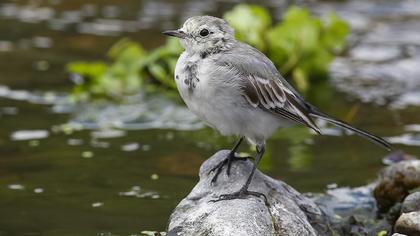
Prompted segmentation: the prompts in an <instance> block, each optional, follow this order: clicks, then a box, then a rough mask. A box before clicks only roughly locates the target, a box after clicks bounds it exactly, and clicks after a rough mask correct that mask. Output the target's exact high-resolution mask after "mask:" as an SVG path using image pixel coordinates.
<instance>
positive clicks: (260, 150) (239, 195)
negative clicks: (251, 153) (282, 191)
mask: <svg viewBox="0 0 420 236" xmlns="http://www.w3.org/2000/svg"><path fill="white" fill-rule="evenodd" d="M264 151H265V147H264V145H263V144H262V145H257V157H256V159H255V162H254V166H253V167H252V171H251V174H249V177H248V179H247V180H246V182H245V184H244V185H243V186H242V188H241V189H240V190H239V191H237V192H234V193H231V194H222V195H220V196H219V198H217V199H216V200H212V202H218V201H224V200H232V199H244V198H247V197H248V196H255V197H263V198H264V201H265V204H266V205H268V201H267V197H266V196H265V195H264V194H262V193H259V192H254V191H249V190H248V187H249V184H250V183H251V181H252V178H253V177H254V173H255V170H256V169H257V166H258V164H259V163H260V160H261V158H262V156H263V154H264Z"/></svg>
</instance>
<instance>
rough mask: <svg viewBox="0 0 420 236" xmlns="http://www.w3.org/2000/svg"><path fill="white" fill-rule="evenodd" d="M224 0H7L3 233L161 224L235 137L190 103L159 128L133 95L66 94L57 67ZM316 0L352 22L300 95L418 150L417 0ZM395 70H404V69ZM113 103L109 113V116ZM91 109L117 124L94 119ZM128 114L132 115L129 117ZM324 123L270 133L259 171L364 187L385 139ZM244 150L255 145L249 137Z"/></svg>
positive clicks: (151, 42) (0, 179) (1, 128)
mask: <svg viewBox="0 0 420 236" xmlns="http://www.w3.org/2000/svg"><path fill="white" fill-rule="evenodd" d="M377 2H381V4H380V5H377V4H375V3H377ZM264 4H265V5H266V6H268V7H269V8H270V10H271V12H272V14H273V15H274V16H275V18H276V19H279V18H280V16H281V12H283V11H284V9H285V4H278V3H276V1H265V3H264ZM360 4H361V5H360ZM233 5H234V3H230V2H229V1H214V2H206V1H192V0H188V1H169V2H165V1H134V0H124V1H120V0H118V1H117V0H107V1H102V0H101V1H99V0H97V1H94V0H90V1H61V0H49V1H46V0H45V1H42V0H39V1H2V2H1V3H0V62H1V63H0V235H140V234H141V232H142V231H143V230H157V231H164V230H165V227H166V223H167V220H168V217H169V214H170V213H171V210H172V209H173V208H174V207H175V206H176V205H177V203H178V202H179V201H180V199H182V198H183V197H184V196H185V195H186V194H188V192H189V191H190V190H191V188H192V187H193V186H194V184H195V182H196V181H197V172H198V168H199V166H200V164H201V163H202V162H203V161H204V160H205V159H206V158H207V157H209V156H210V155H212V154H213V153H214V152H216V151H217V150H219V149H223V148H230V147H231V145H232V143H233V142H234V139H233V138H225V137H221V136H220V135H218V134H217V133H216V132H215V131H212V130H211V129H209V128H200V127H201V125H200V124H199V123H196V122H195V121H194V119H193V118H191V117H190V116H189V115H188V114H187V115H186V116H185V117H188V118H185V119H191V120H190V121H191V122H190V123H189V124H191V126H188V125H184V126H174V125H167V126H165V124H168V123H162V124H163V125H162V126H163V127H166V128H157V127H156V126H153V125H150V126H144V125H143V126H142V125H139V123H140V124H144V123H141V122H142V119H140V118H138V117H135V118H130V117H129V118H127V119H124V118H126V117H127V112H126V110H127V109H125V108H127V107H128V108H130V109H131V108H132V107H133V106H132V105H133V103H134V104H135V102H136V101H137V100H135V101H134V102H131V103H130V104H128V105H130V106H128V105H127V104H121V105H120V106H118V105H115V104H114V105H112V104H107V105H106V106H105V107H106V109H104V108H103V106H100V107H99V108H92V107H88V108H86V106H89V105H85V106H83V107H78V106H76V107H74V106H73V107H72V106H70V105H68V104H67V105H66V102H65V101H66V95H67V94H68V92H69V91H70V87H71V82H70V80H68V75H67V74H66V73H65V70H64V67H65V64H66V63H67V62H69V61H72V60H79V59H83V60H98V59H104V58H105V54H106V51H107V49H108V48H109V47H110V46H111V45H112V44H113V43H114V42H116V41H118V39H120V38H121V37H124V36H128V37H131V38H132V39H135V40H138V41H140V42H141V43H142V44H143V45H144V46H145V47H146V48H153V47H156V46H158V45H159V44H161V43H162V42H163V41H164V38H163V37H162V35H161V34H160V31H162V29H167V28H173V27H176V26H177V25H178V24H179V23H180V22H181V21H182V20H183V19H185V17H186V16H190V15H197V14H213V15H219V16H220V15H221V13H222V12H223V11H225V10H228V9H230V8H231V6H233ZM373 6H374V7H373ZM311 9H312V10H313V11H314V12H317V13H320V14H323V13H324V12H326V11H328V10H330V9H337V10H338V13H339V14H340V15H342V16H343V17H345V18H347V19H350V20H351V24H352V27H353V28H354V31H353V32H354V33H353V35H352V36H351V37H350V41H351V43H352V49H351V50H350V52H349V53H348V55H346V56H344V57H342V58H338V59H337V61H336V62H334V64H333V67H332V75H333V80H332V82H333V83H332V84H331V85H320V86H319V88H316V89H314V90H313V91H314V92H313V93H311V94H309V95H308V99H309V100H310V101H311V102H312V103H314V104H315V105H317V106H318V107H319V108H320V109H321V110H323V111H325V112H327V113H329V114H331V115H334V116H336V117H340V118H341V119H344V120H347V121H349V122H351V123H352V124H353V125H355V126H356V127H359V128H362V129H366V130H369V131H371V132H373V133H376V134H378V135H381V136H383V137H387V138H390V141H392V142H394V144H395V147H396V149H402V150H403V151H404V152H407V153H409V154H413V155H417V156H419V155H420V149H419V146H420V144H419V143H420V136H419V135H420V128H419V127H420V116H419V112H420V107H419V105H418V100H419V97H420V93H419V91H420V89H419V88H420V87H419V84H420V82H419V77H416V76H417V75H419V74H420V73H419V72H418V68H420V67H418V66H417V67H415V66H414V68H413V66H410V65H413V64H414V65H416V63H417V65H419V55H420V45H419V43H418V42H420V40H416V39H419V38H420V36H419V32H413V30H414V28H415V27H416V26H418V23H416V20H417V22H418V19H419V18H418V17H419V15H420V14H419V12H420V5H419V3H417V2H416V1H401V2H400V3H398V4H397V3H393V1H366V2H365V1H363V4H362V3H361V2H360V1H348V2H341V3H334V2H321V3H319V4H314V6H311ZM181 14H182V15H181ZM416 17H417V18H416ZM395 30H398V32H399V33H400V34H401V35H404V34H406V35H405V36H404V37H400V38H399V39H398V40H394V39H392V38H390V37H389V36H390V35H392V33H393V32H394V31H395ZM408 34H409V35H408ZM394 36H395V34H394ZM375 52H376V53H375ZM366 55H368V56H366ZM410 63H411V64H410ZM394 65H398V66H395V67H393V66H394ZM390 67H392V68H394V70H392V68H390ZM355 68H358V70H356V69H355ZM381 68H387V69H386V70H388V71H386V72H389V73H385V72H384V71H383V70H381ZM378 71H379V72H378ZM401 71H405V72H406V73H405V74H403V75H404V76H406V77H405V78H404V79H401V76H399V75H400V74H399V72H401ZM381 76H382V77H381ZM379 78H384V80H386V81H387V82H386V86H387V87H384V83H383V81H384V80H380V79H379ZM375 86H376V89H375ZM361 91H363V92H361ZM404 91H408V92H407V94H411V95H410V96H408V97H407V95H406V94H405V93H403V92H404ZM404 96H405V97H404ZM164 103H165V102H164ZM63 104H64V105H63ZM159 104H161V103H159ZM165 104H167V105H166V107H169V106H171V107H174V108H173V110H172V111H173V112H170V114H173V113H174V112H179V111H181V112H180V113H182V114H184V113H185V110H182V109H183V108H182V107H183V105H182V104H181V103H180V104H175V105H174V104H173V103H170V102H169V101H167V103H165ZM169 104H170V105H169ZM139 106H140V103H139ZM124 109H125V110H124ZM109 113H111V114H114V115H113V116H112V115H111V116H105V115H106V114H109ZM86 114H89V115H86ZM95 114H96V116H97V117H102V118H103V117H104V116H105V117H107V118H106V119H105V121H109V119H111V118H112V119H116V122H117V121H118V119H120V121H121V122H122V124H124V125H120V126H118V127H120V128H119V129H115V128H114V129H110V128H109V127H108V126H107V125H98V122H99V121H98V120H99V118H98V119H97V117H96V116H95ZM159 114H160V113H159ZM86 117H90V118H91V119H88V118H86ZM92 117H93V118H92ZM108 117H110V118H108ZM151 117H153V116H151ZM86 120H89V121H90V123H89V122H86ZM102 120H103V119H102ZM127 120H128V121H130V122H132V121H135V122H134V125H133V123H130V122H128V123H124V122H126V121H127ZM69 121H71V122H72V123H71V124H76V126H74V125H73V126H72V125H69ZM169 121H170V119H169ZM169 121H168V120H167V122H169ZM95 122H96V123H95ZM105 123H106V122H105ZM113 123H115V122H113ZM117 123H118V122H117ZM95 124H96V125H95ZM129 124H131V126H130V125H129ZM321 126H322V127H324V133H325V134H326V135H324V136H317V135H312V134H310V133H309V132H308V131H307V130H306V129H304V128H291V129H288V130H284V131H279V132H277V133H276V134H275V135H274V137H273V138H272V139H270V140H269V141H268V145H267V149H268V150H267V155H266V156H265V158H264V159H263V161H262V164H261V166H260V169H261V170H262V171H264V172H265V173H267V174H269V175H271V176H273V177H274V178H277V179H281V180H283V181H285V182H287V183H289V184H290V185H291V186H293V187H295V188H296V189H297V190H299V191H301V192H322V191H324V190H325V189H326V186H327V185H329V184H337V185H338V186H360V185H364V184H366V183H368V182H369V181H371V180H373V179H375V177H376V175H377V172H378V171H379V170H380V169H381V168H382V167H383V164H382V158H383V157H384V156H385V155H386V154H387V151H386V150H384V149H382V148H380V147H377V146H375V145H373V144H371V143H369V142H367V141H366V140H364V139H361V138H359V137H357V136H353V135H342V133H341V132H340V131H339V130H337V129H334V128H333V127H330V126H325V125H322V124H321ZM77 127H85V128H91V129H79V128H77ZM98 127H100V129H98ZM106 127H108V128H106ZM121 127H122V128H121ZM148 127H149V128H148ZM150 127H153V128H150ZM241 150H242V151H244V152H251V149H250V148H249V147H248V146H246V145H244V146H243V147H242V149H241Z"/></svg>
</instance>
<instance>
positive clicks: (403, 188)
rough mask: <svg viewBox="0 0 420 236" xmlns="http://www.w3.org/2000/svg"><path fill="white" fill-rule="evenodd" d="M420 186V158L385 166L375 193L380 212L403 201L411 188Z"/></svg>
mask: <svg viewBox="0 0 420 236" xmlns="http://www.w3.org/2000/svg"><path fill="white" fill-rule="evenodd" d="M419 186H420V160H409V161H402V162H399V163H397V164H394V165H391V166H389V167H387V168H385V169H384V170H383V171H382V172H381V174H380V176H379V180H378V185H377V186H376V187H375V189H374V191H373V195H374V196H375V199H376V201H377V203H378V208H379V211H380V212H387V211H388V210H389V209H390V208H391V207H392V206H394V205H395V203H398V202H402V201H403V200H404V198H405V197H406V196H407V195H408V194H409V191H410V190H411V189H415V188H417V187H419Z"/></svg>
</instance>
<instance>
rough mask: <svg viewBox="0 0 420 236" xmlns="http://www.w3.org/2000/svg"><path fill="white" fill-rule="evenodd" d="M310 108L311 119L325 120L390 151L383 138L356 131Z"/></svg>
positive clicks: (390, 147)
mask: <svg viewBox="0 0 420 236" xmlns="http://www.w3.org/2000/svg"><path fill="white" fill-rule="evenodd" d="M311 108H312V109H311V112H310V113H309V115H310V116H311V117H314V118H318V119H321V120H325V121H327V122H329V123H332V124H334V125H336V126H339V127H341V128H344V129H346V130H350V131H353V132H354V133H356V134H357V135H359V136H361V137H363V138H366V139H368V140H369V141H371V142H373V143H375V144H378V145H380V146H382V147H384V148H386V149H387V150H388V151H391V150H392V146H391V144H390V143H388V142H387V141H385V140H384V139H383V138H381V137H378V136H376V135H373V134H371V133H369V132H366V131H363V130H360V129H356V128H354V127H352V126H351V125H349V124H347V123H345V122H343V121H340V120H337V119H334V118H332V117H330V116H329V115H327V114H325V113H323V112H320V111H318V110H317V109H316V108H314V107H313V106H311Z"/></svg>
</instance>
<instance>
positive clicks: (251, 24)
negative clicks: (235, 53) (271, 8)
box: [223, 4, 271, 50]
mask: <svg viewBox="0 0 420 236" xmlns="http://www.w3.org/2000/svg"><path fill="white" fill-rule="evenodd" d="M223 18H224V19H226V21H228V22H229V24H230V25H231V26H232V27H233V28H234V29H235V33H236V37H237V39H239V40H241V41H244V42H247V43H249V44H251V45H252V46H255V47H256V48H258V49H260V50H265V47H266V45H265V39H264V33H265V31H266V30H267V29H268V28H269V27H270V26H271V17H270V14H269V13H268V11H267V10H266V9H265V8H262V7H259V6H254V5H246V4H239V5H237V6H236V7H234V8H233V9H232V10H231V11H229V12H227V13H226V14H225V15H224V16H223ZM250 29H252V30H250Z"/></svg>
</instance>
